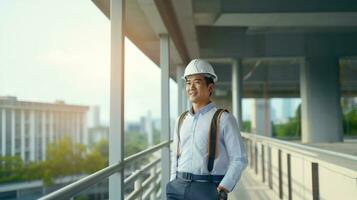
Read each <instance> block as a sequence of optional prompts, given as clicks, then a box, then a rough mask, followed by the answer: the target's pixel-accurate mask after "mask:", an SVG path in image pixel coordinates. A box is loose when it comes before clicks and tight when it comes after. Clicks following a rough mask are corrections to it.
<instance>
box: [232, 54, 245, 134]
mask: <svg viewBox="0 0 357 200" xmlns="http://www.w3.org/2000/svg"><path fill="white" fill-rule="evenodd" d="M242 72H243V71H242V65H241V63H240V62H239V60H237V59H235V60H233V63H232V108H233V115H234V116H235V117H236V119H237V121H238V125H239V128H240V130H241V131H242V130H243V119H242V98H243V79H242Z"/></svg>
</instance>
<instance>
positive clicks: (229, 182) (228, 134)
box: [220, 114, 247, 191]
mask: <svg viewBox="0 0 357 200" xmlns="http://www.w3.org/2000/svg"><path fill="white" fill-rule="evenodd" d="M222 117H223V116H222ZM222 122H223V124H222V125H223V135H224V142H225V146H226V149H227V153H228V158H229V165H228V170H227V172H226V174H225V176H224V178H223V179H222V181H221V183H220V185H221V186H223V187H224V188H226V189H227V190H229V191H232V190H233V189H234V187H235V185H236V184H237V183H238V181H239V179H240V177H241V175H242V172H243V170H244V169H245V167H246V166H247V155H246V151H245V147H244V143H243V141H242V138H241V135H240V129H239V127H238V123H237V120H236V119H235V117H234V116H233V115H232V114H228V118H227V120H224V121H222Z"/></svg>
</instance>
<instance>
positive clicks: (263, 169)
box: [261, 144, 265, 183]
mask: <svg viewBox="0 0 357 200" xmlns="http://www.w3.org/2000/svg"><path fill="white" fill-rule="evenodd" d="M261 148H262V149H261V151H262V158H261V159H262V180H263V183H265V155H264V154H265V153H264V145H263V144H262V145H261Z"/></svg>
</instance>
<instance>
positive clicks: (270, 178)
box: [268, 146, 273, 189]
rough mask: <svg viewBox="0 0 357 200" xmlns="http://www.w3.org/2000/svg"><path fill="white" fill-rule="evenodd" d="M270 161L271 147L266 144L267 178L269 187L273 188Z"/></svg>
mask: <svg viewBox="0 0 357 200" xmlns="http://www.w3.org/2000/svg"><path fill="white" fill-rule="evenodd" d="M271 165H272V163H271V147H270V146H268V180H269V188H270V189H273V172H272V171H273V169H272V166H271Z"/></svg>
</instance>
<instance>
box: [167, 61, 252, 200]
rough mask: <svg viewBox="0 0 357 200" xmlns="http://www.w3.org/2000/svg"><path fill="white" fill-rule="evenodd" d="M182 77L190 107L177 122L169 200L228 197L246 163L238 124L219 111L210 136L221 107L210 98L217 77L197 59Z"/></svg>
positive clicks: (204, 199)
mask: <svg viewBox="0 0 357 200" xmlns="http://www.w3.org/2000/svg"><path fill="white" fill-rule="evenodd" d="M183 78H184V79H185V81H186V93H187V96H188V98H189V100H190V102H191V103H192V108H191V109H190V110H189V111H188V112H186V113H183V114H182V115H181V116H180V117H179V118H178V119H177V120H176V126H175V132H174V149H173V151H172V163H171V178H170V182H169V183H168V184H167V188H166V196H167V199H168V200H173V199H175V200H180V199H185V200H201V199H202V200H210V199H226V198H227V193H228V192H231V191H232V190H233V188H234V187H235V185H236V183H237V182H238V181H239V179H240V176H241V174H242V171H243V170H244V168H245V167H246V165H247V160H246V153H245V149H244V145H243V142H242V139H241V137H240V131H239V127H238V123H237V120H236V119H235V117H234V116H233V115H232V114H230V113H228V112H221V113H220V116H219V117H218V118H217V119H218V120H216V122H217V125H216V126H214V127H216V129H215V130H213V132H214V131H216V130H218V132H217V133H216V136H215V137H212V136H214V135H210V134H212V133H211V132H212V127H211V126H212V123H213V122H212V121H213V120H212V119H213V116H214V115H215V113H216V111H217V110H218V109H217V107H216V105H215V104H214V103H213V102H211V100H210V96H211V95H212V92H213V90H214V84H215V82H217V80H218V78H217V75H216V74H215V72H214V70H213V67H212V66H211V65H210V64H209V63H208V62H206V61H205V60H202V59H195V60H192V61H191V62H190V63H189V64H188V65H187V67H186V69H185V73H184V77H183ZM219 111H220V110H218V111H217V113H218V112H219ZM214 138H216V140H214V141H213V142H211V143H210V141H211V140H212V139H214ZM211 144H212V145H211ZM213 144H215V145H213ZM211 148H213V150H212V149H211ZM211 154H213V155H214V156H212V155H211ZM212 157H213V158H212Z"/></svg>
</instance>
